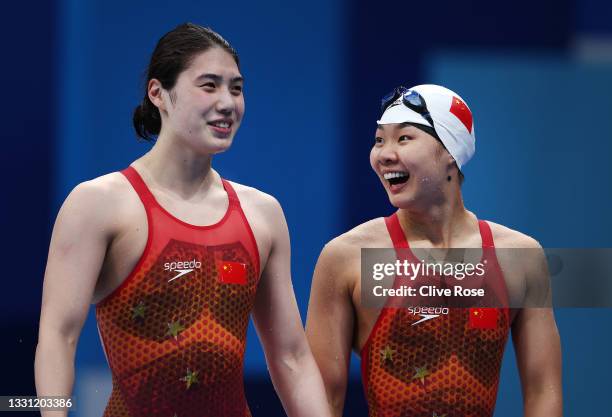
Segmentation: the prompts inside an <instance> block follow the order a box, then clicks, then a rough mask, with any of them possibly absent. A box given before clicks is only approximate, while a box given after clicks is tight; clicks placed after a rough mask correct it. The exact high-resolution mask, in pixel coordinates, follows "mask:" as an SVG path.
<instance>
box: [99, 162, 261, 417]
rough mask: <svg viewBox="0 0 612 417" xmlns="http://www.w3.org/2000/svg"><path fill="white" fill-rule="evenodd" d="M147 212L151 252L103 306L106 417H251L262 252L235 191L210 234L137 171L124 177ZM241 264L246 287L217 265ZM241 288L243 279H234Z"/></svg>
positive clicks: (227, 187)
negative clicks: (252, 319)
mask: <svg viewBox="0 0 612 417" xmlns="http://www.w3.org/2000/svg"><path fill="white" fill-rule="evenodd" d="M122 173H123V175H125V176H126V178H127V179H128V180H129V181H130V183H131V185H132V186H133V188H134V189H135V191H136V192H137V193H138V195H139V197H140V199H141V201H142V203H143V205H144V207H145V211H146V213H147V221H148V238H147V245H146V248H145V250H144V252H143V254H142V256H141V259H140V260H139V261H138V263H137V265H136V267H135V268H134V270H133V271H132V272H131V273H130V274H129V276H128V277H127V278H126V279H125V281H124V282H123V283H122V284H121V285H120V286H119V288H117V289H116V290H115V291H114V292H113V293H112V294H111V295H110V296H108V297H107V298H106V299H104V300H103V301H101V302H100V303H99V304H98V305H97V307H96V318H97V321H98V329H99V332H100V337H101V339H102V343H103V346H104V350H105V353H106V356H107V359H108V362H109V366H110V368H111V372H112V376H113V391H112V394H111V398H110V400H109V402H108V405H107V407H106V410H105V413H104V415H105V416H106V417H124V416H125V417H128V416H129V417H145V416H147V417H150V416H159V417H162V416H163V417H172V416H174V415H177V416H180V417H189V416H194V417H195V416H198V417H220V416H228V417H245V416H250V412H249V409H248V406H247V403H246V399H245V396H244V387H243V360H244V350H245V343H246V329H247V325H248V321H249V315H250V312H251V309H252V307H253V303H254V299H255V293H256V290H257V284H258V281H259V254H258V251H257V244H256V242H255V238H254V236H253V233H252V231H251V228H250V226H249V224H248V222H247V220H246V217H245V216H244V213H243V211H242V209H241V207H240V202H239V200H238V197H237V195H236V193H235V191H234V190H233V188H232V186H231V185H230V184H229V183H228V182H227V181H223V186H224V188H225V191H226V192H227V194H228V199H229V206H228V209H227V212H226V214H225V216H224V217H223V218H222V219H221V220H220V221H219V222H217V223H216V224H214V225H210V226H194V225H190V224H188V223H185V222H183V221H181V220H179V219H177V218H175V217H174V216H172V215H171V214H170V213H169V212H167V211H166V210H165V209H164V208H163V207H162V206H161V205H159V204H158V203H157V201H156V200H155V198H154V196H153V194H152V193H151V192H150V191H149V189H148V188H147V186H146V184H145V183H144V182H143V180H142V178H141V177H140V175H139V174H138V173H137V171H136V170H135V169H134V168H132V167H129V168H127V169H126V170H124V171H122ZM219 262H221V263H226V264H231V265H236V264H240V265H243V269H242V270H241V271H242V272H241V273H240V274H239V278H240V284H241V285H237V284H236V283H234V282H232V281H231V280H230V281H227V282H226V281H224V280H223V279H221V278H222V277H221V275H220V274H219V271H218V270H217V265H218V263H219ZM234 281H236V279H235V280H234Z"/></svg>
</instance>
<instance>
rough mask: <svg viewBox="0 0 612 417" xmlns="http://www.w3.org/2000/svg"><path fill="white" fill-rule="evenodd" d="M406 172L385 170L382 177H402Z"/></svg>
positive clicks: (388, 178)
mask: <svg viewBox="0 0 612 417" xmlns="http://www.w3.org/2000/svg"><path fill="white" fill-rule="evenodd" d="M407 176H408V174H407V173H405V172H387V173H386V174H384V175H383V177H385V179H386V180H390V179H392V178H402V177H407Z"/></svg>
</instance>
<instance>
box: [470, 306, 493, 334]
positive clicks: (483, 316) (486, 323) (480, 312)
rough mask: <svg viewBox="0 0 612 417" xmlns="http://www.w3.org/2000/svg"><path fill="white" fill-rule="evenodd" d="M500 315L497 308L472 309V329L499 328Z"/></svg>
mask: <svg viewBox="0 0 612 417" xmlns="http://www.w3.org/2000/svg"><path fill="white" fill-rule="evenodd" d="M498 314H499V310H497V309H496V308H470V328H472V329H494V328H496V327H497V316H498Z"/></svg>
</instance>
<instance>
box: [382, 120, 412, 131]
mask: <svg viewBox="0 0 612 417" xmlns="http://www.w3.org/2000/svg"><path fill="white" fill-rule="evenodd" d="M398 125H399V126H398V128H399V129H403V128H405V127H408V126H412V123H410V122H403V123H398ZM376 126H377V127H376V130H378V129H380V130H384V129H383V127H384V126H385V125H383V124H378V123H377V124H376Z"/></svg>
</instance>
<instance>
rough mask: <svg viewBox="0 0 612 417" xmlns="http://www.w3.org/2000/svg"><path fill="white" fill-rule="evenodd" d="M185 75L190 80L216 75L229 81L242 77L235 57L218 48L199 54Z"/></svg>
mask: <svg viewBox="0 0 612 417" xmlns="http://www.w3.org/2000/svg"><path fill="white" fill-rule="evenodd" d="M184 73H186V74H187V75H188V76H189V77H190V78H191V77H199V76H201V75H203V74H216V75H220V76H222V77H223V78H228V79H232V78H237V77H241V74H240V70H239V69H238V65H236V61H234V57H232V55H230V54H229V53H228V52H227V51H225V50H224V49H221V48H218V47H213V48H210V49H208V50H206V51H204V52H200V53H198V54H197V55H196V56H195V57H194V58H193V60H192V61H191V64H190V65H189V67H187V69H185V71H184Z"/></svg>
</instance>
